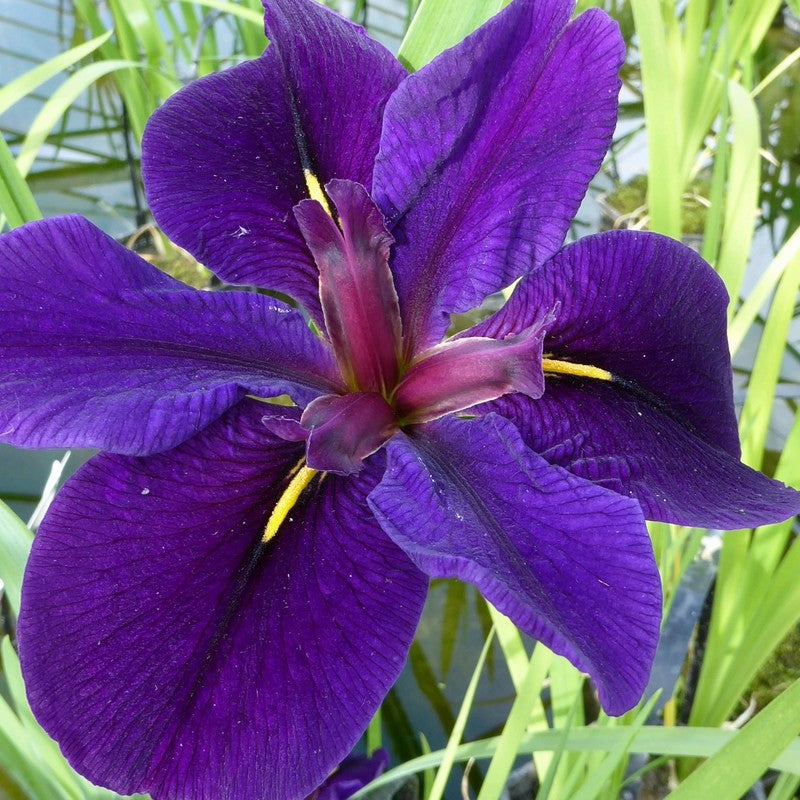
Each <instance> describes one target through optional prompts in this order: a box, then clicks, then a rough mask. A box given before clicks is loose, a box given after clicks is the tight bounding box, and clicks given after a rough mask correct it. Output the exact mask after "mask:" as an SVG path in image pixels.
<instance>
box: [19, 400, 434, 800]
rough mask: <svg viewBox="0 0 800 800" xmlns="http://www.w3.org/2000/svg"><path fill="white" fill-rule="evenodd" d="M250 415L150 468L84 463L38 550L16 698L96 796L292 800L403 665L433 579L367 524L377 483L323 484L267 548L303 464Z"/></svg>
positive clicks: (127, 462)
mask: <svg viewBox="0 0 800 800" xmlns="http://www.w3.org/2000/svg"><path fill="white" fill-rule="evenodd" d="M263 408H264V407H263V405H261V404H258V403H255V402H253V401H247V402H245V403H243V404H241V405H240V406H237V408H235V409H232V410H231V411H230V412H229V413H228V414H227V415H226V416H225V417H224V418H223V419H221V420H219V421H217V422H216V423H215V424H214V425H213V426H211V427H209V428H208V429H207V430H206V431H204V432H203V433H201V434H199V435H198V436H196V437H194V438H193V439H191V440H190V441H189V442H186V443H185V444H183V445H181V446H179V447H178V448H176V449H174V450H171V451H170V452H168V453H164V454H161V455H158V456H151V457H148V458H142V459H133V458H128V457H122V456H109V455H101V456H98V457H96V458H95V459H94V460H92V461H91V462H90V463H89V464H88V465H87V466H85V467H84V468H83V469H82V470H81V472H79V473H78V474H77V475H76V476H75V477H74V478H72V479H71V480H70V481H69V482H68V483H67V485H66V486H65V487H64V489H63V490H62V491H61V493H60V494H59V496H58V497H57V498H56V500H55V502H54V504H53V506H52V508H51V510H50V512H49V513H48V516H47V517H46V519H45V522H44V524H43V525H42V528H41V529H40V531H39V534H38V535H37V537H36V540H35V542H34V546H33V550H32V553H31V558H30V561H29V563H28V568H27V572H26V576H25V581H24V587H23V595H22V609H21V614H20V624H19V643H20V657H21V661H22V667H23V672H24V675H25V679H26V684H27V687H28V693H29V698H30V701H31V706H32V708H33V710H34V713H35V714H36V716H37V718H38V719H39V721H40V722H41V723H42V725H43V726H44V728H45V729H46V730H47V731H48V732H49V733H50V734H51V735H52V736H53V737H54V738H55V739H56V740H57V741H58V742H59V744H60V746H61V748H62V750H63V752H64V753H65V755H66V757H67V759H68V760H69V761H70V762H71V763H72V764H73V766H75V768H76V769H78V770H79V771H80V772H81V773H83V774H84V775H86V776H87V777H88V778H89V779H90V780H92V781H94V782H95V783H98V784H100V785H104V786H108V787H110V788H113V789H114V790H116V791H118V792H120V793H123V794H128V793H132V792H136V791H148V792H151V793H152V795H153V796H155V797H158V798H159V800H185V798H189V797H191V798H192V799H193V800H239V799H240V798H242V797H248V798H271V799H273V800H278V799H280V800H299V798H303V797H305V796H306V795H307V794H309V792H311V791H312V790H313V789H314V788H315V787H317V786H319V785H320V784H321V783H322V781H323V780H324V778H325V777H326V776H327V775H328V774H329V773H330V771H331V770H332V769H333V768H334V767H335V766H336V765H337V764H338V763H339V762H340V761H341V760H342V759H343V758H344V757H345V756H346V755H347V753H348V752H349V751H350V749H351V747H352V746H353V745H354V743H355V741H356V740H357V739H358V737H359V736H360V734H361V732H362V731H363V728H364V727H365V726H366V724H367V722H368V721H369V719H370V718H371V716H372V714H373V713H374V711H375V709H376V708H377V706H378V704H379V703H380V701H381V700H382V699H383V696H384V694H385V693H386V692H387V691H388V689H389V687H390V686H391V684H392V682H393V681H394V680H395V678H396V677H397V675H398V673H399V672H400V669H401V668H402V666H403V662H404V660H405V656H406V652H407V649H408V647H409V645H410V643H411V639H412V636H413V632H414V629H415V627H416V624H417V621H418V618H419V614H420V612H421V608H422V604H423V600H424V596H425V589H426V581H425V579H424V577H423V575H422V574H421V573H420V572H419V571H418V570H417V569H416V567H414V566H413V565H412V563H411V562H410V561H409V560H408V558H407V557H406V556H405V555H404V554H403V552H402V551H401V550H400V549H398V548H397V547H396V546H395V545H394V544H393V543H392V542H391V541H390V540H389V539H388V537H386V536H385V535H384V534H383V532H382V531H381V529H380V528H379V527H378V525H377V523H376V521H375V520H374V519H373V517H372V515H371V514H370V513H369V510H368V509H367V507H366V503H365V494H366V493H367V492H368V491H370V490H371V488H372V487H373V486H374V485H375V483H376V481H377V479H378V476H379V474H380V473H379V472H376V471H374V470H371V471H370V470H365V471H364V472H363V473H362V475H360V476H359V477H358V478H349V479H347V480H342V479H340V478H337V477H334V476H327V477H325V478H324V480H319V479H317V480H316V481H315V483H313V484H312V485H311V486H309V487H308V488H307V489H306V491H305V493H304V494H303V495H302V496H301V497H300V499H299V502H298V503H297V505H296V506H295V508H294V509H293V510H292V514H291V515H290V517H289V518H287V519H286V521H285V523H284V525H283V526H282V527H281V529H280V530H279V531H278V534H277V536H276V537H275V538H274V539H273V540H271V542H270V543H269V544H267V545H263V544H262V543H261V542H262V531H263V528H264V523H265V521H266V518H267V516H268V514H269V512H270V510H271V508H272V507H273V506H274V504H275V501H276V500H277V497H278V495H279V494H280V491H281V490H282V489H283V488H284V487H285V485H286V484H285V480H286V476H287V473H288V471H289V469H290V468H291V466H292V465H293V464H294V463H295V462H296V461H297V459H298V458H299V457H300V456H301V453H302V450H301V449H300V448H298V445H297V444H291V443H288V444H287V443H285V442H282V441H281V440H279V439H276V437H275V436H274V435H272V434H270V433H269V432H268V431H267V429H266V427H265V426H264V425H262V423H261V417H262V415H263V413H264V412H263ZM376 621H379V622H380V624H376Z"/></svg>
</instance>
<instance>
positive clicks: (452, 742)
mask: <svg viewBox="0 0 800 800" xmlns="http://www.w3.org/2000/svg"><path fill="white" fill-rule="evenodd" d="M493 641H494V629H492V630H491V631H490V633H489V635H488V636H487V637H486V642H485V643H484V645H483V649H482V650H481V654H480V656H479V657H478V663H477V664H475V669H474V670H473V672H472V677H471V678H470V681H469V685H468V686H467V691H466V692H465V693H464V700H463V701H462V703H461V708H460V709H459V710H458V716H457V717H456V722H455V725H453V730H452V732H451V734H450V738H449V739H448V740H447V746H446V747H445V749H444V755H443V758H442V760H441V762H440V766H439V769H438V771H437V773H436V778H435V779H434V781H433V786H432V787H431V793H430V795H429V796H428V800H441V798H442V795H443V794H444V787H445V786H446V785H447V779H448V778H449V777H450V770H451V769H452V768H453V763H454V761H455V754H456V750H457V749H458V746H459V744H460V743H461V738H462V737H463V735H464V728H465V727H466V725H467V718H468V717H469V712H470V710H471V709H472V703H473V701H474V700H475V692H476V691H477V689H478V681H479V680H480V677H481V672H483V664H484V662H485V661H486V656H487V655H488V654H489V649H490V648H491V646H492V642H493Z"/></svg>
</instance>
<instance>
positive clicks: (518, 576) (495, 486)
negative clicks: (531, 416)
mask: <svg viewBox="0 0 800 800" xmlns="http://www.w3.org/2000/svg"><path fill="white" fill-rule="evenodd" d="M387 450H388V462H387V469H386V473H385V475H384V477H383V480H382V481H381V482H380V484H379V485H378V487H377V488H376V489H375V490H374V491H373V492H372V493H371V494H370V496H369V498H368V499H369V503H370V505H371V506H372V508H373V510H374V511H375V515H376V516H377V518H378V520H379V521H380V523H381V525H382V527H383V528H384V530H385V531H386V532H387V533H388V534H389V535H390V536H391V537H392V538H393V539H394V540H395V542H396V543H397V544H398V545H400V547H402V548H403V549H404V550H405V551H406V552H407V553H408V554H409V556H410V557H411V559H412V560H413V561H414V562H415V563H416V564H417V565H418V566H419V567H420V569H422V570H424V571H425V572H426V573H428V575H431V576H432V577H458V578H460V579H462V580H466V581H470V582H471V583H475V584H476V585H477V586H478V588H479V589H480V590H481V592H482V593H483V595H484V596H485V597H486V599H487V600H489V601H490V602H491V603H493V604H494V605H495V606H496V607H497V608H498V609H499V610H500V611H502V612H503V613H505V614H507V615H508V616H510V617H511V619H512V620H513V621H514V622H515V623H516V624H517V625H519V626H520V627H521V628H522V629H523V630H524V631H525V632H526V633H528V634H530V635H531V636H533V637H535V638H537V639H540V640H541V641H542V642H544V643H545V644H546V645H548V646H549V647H551V648H552V649H553V650H555V651H556V652H557V653H560V654H561V655H564V656H566V657H567V658H569V659H570V660H571V661H572V662H573V663H574V664H575V665H576V666H577V667H578V668H579V669H582V670H585V671H587V672H588V673H589V674H590V675H591V676H592V678H593V679H594V680H595V681H596V683H597V686H598V690H599V693H600V699H601V702H602V704H603V707H604V708H605V709H606V711H608V712H609V713H611V714H621V713H623V712H624V711H627V710H628V709H629V708H631V707H632V706H633V705H634V704H635V703H636V702H637V701H638V700H639V698H640V697H641V694H642V692H643V691H644V688H645V685H646V684H647V679H648V675H649V672H650V666H651V663H652V659H653V655H654V653H655V648H656V643H657V641H658V632H659V621H660V617H661V589H660V582H659V575H658V570H657V568H656V565H655V561H654V559H653V553H652V549H651V545H650V538H649V536H648V534H647V529H646V528H645V525H644V520H643V518H642V514H641V510H640V509H639V506H638V505H637V504H636V503H635V502H634V501H633V500H630V499H628V498H625V497H621V496H619V495H616V494H614V493H613V492H609V491H608V490H606V489H603V488H601V487H598V486H595V485H593V484H591V483H589V482H587V481H584V480H582V479H579V478H576V477H575V476H572V475H570V474H569V473H567V472H566V471H564V470H561V469H559V468H558V467H553V466H551V465H549V464H547V462H546V461H545V460H544V459H543V458H541V457H540V456H538V455H536V454H535V453H533V452H531V451H530V450H529V449H528V448H527V447H526V446H525V445H524V444H523V442H522V440H521V439H520V436H519V433H518V432H517V431H516V429H515V428H514V426H513V425H511V424H510V423H509V422H508V421H507V420H504V419H502V418H501V417H498V416H496V415H491V416H487V417H483V418H481V419H476V420H471V421H461V420H456V419H452V418H448V419H444V420H440V421H438V422H434V423H430V424H428V425H425V426H420V427H419V428H417V429H414V430H413V431H412V434H411V435H410V436H404V435H402V434H401V435H398V436H396V437H395V438H394V439H393V440H392V441H391V442H390V443H389V444H388V445H387Z"/></svg>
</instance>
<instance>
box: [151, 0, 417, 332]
mask: <svg viewBox="0 0 800 800" xmlns="http://www.w3.org/2000/svg"><path fill="white" fill-rule="evenodd" d="M266 21H267V28H268V31H269V35H270V38H271V39H273V44H272V45H271V46H270V47H269V49H268V50H267V52H266V53H265V54H264V55H263V56H262V57H261V58H259V59H257V60H255V61H251V62H247V63H245V64H242V65H240V66H238V67H234V68H233V69H229V70H226V71H224V72H222V73H219V74H217V75H211V76H208V77H206V78H202V79H200V80H198V81H195V82H193V83H192V84H190V85H189V86H187V87H185V88H184V89H182V90H181V91H179V92H177V93H176V94H175V95H173V97H171V98H170V99H169V100H168V101H167V102H166V103H165V104H164V105H163V106H161V108H159V109H158V110H157V111H156V112H155V113H154V114H153V116H152V117H151V118H150V121H149V123H148V126H147V130H146V131H145V136H144V142H143V146H142V150H143V152H142V173H143V177H144V181H145V187H146V189H147V197H148V201H149V203H150V208H151V209H152V212H153V215H154V216H155V218H156V221H157V222H158V224H159V225H160V226H161V227H162V228H163V230H164V232H165V233H166V234H167V235H168V236H169V237H170V238H171V239H172V240H173V241H175V242H177V243H178V244H179V245H181V246H182V247H185V248H186V249H187V250H189V252H191V253H192V255H194V256H195V257H196V258H197V259H198V260H199V261H201V262H202V263H203V264H205V265H206V266H208V267H209V268H210V269H212V270H214V272H216V273H217V274H218V275H219V276H220V277H221V278H223V279H224V280H226V281H229V282H231V283H240V284H255V285H257V286H262V287H264V288H268V289H275V290H278V291H281V292H285V293H286V294H289V295H290V296H292V297H294V298H295V299H297V300H298V301H300V302H301V303H303V304H304V305H305V306H306V308H308V309H309V311H311V313H312V314H314V316H315V317H316V318H317V319H321V316H320V314H319V297H318V290H317V274H316V268H315V266H314V262H313V259H312V258H311V254H310V253H309V252H308V249H307V248H306V246H305V243H304V242H303V238H302V236H301V235H300V231H299V229H298V227H297V223H296V221H295V219H294V216H293V215H292V208H293V207H294V206H295V205H296V204H297V203H298V202H300V200H302V199H303V198H304V197H307V196H308V189H307V187H306V182H305V178H304V175H303V168H304V166H306V164H304V161H306V160H308V161H309V162H310V165H311V167H312V168H313V170H314V172H315V173H316V175H317V177H318V179H319V180H320V181H321V182H322V183H325V182H327V181H329V180H330V179H331V178H349V179H351V180H356V181H360V182H361V183H364V184H365V185H367V186H369V185H371V181H372V162H373V160H374V158H375V154H376V153H377V150H378V143H379V139H380V130H381V120H382V117H383V109H384V106H385V104H386V100H387V98H388V96H389V94H390V93H391V92H392V91H393V90H394V89H395V87H396V86H397V84H398V83H399V82H400V80H402V78H403V76H404V74H405V72H404V70H403V68H402V67H401V66H400V64H399V63H398V62H397V61H396V60H395V58H394V57H393V56H392V55H391V54H389V52H388V51H386V50H385V49H384V48H383V47H381V45H379V44H378V43H377V42H373V41H371V40H370V39H368V38H367V37H366V36H364V35H363V33H362V32H361V31H360V29H358V28H357V27H356V26H354V25H352V24H351V23H349V22H347V21H346V20H344V19H343V18H342V17H340V16H338V15H336V14H333V13H332V12H329V11H327V10H326V9H324V8H322V7H321V6H320V5H319V4H318V3H314V2H304V0H293V1H292V2H289V0H280V1H279V0H276V2H270V3H269V4H268V5H267V8H266ZM354 76H362V77H363V79H360V80H354ZM298 123H299V125H298ZM301 148H302V149H303V152H302V153H301Z"/></svg>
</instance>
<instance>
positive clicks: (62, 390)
mask: <svg viewBox="0 0 800 800" xmlns="http://www.w3.org/2000/svg"><path fill="white" fill-rule="evenodd" d="M0 264H2V272H3V281H2V284H0V359H2V365H3V368H2V372H0V438H1V439H3V440H4V441H7V442H11V443H12V444H19V445H22V446H24V447H64V446H66V447H98V448H102V449H104V450H109V451H112V452H118V453H127V454H132V455H143V454H145V453H152V452H157V451H159V450H165V449H167V448H169V447H173V446H174V445H176V444H178V443H179V442H181V441H183V440H185V439H187V438H188V437H189V436H191V435H192V434H194V433H196V432H197V431H198V430H200V429H201V428H203V427H204V426H205V425H207V424H208V423H209V422H211V421H213V420H214V419H216V418H217V417H219V416H220V414H222V413H223V412H224V411H225V409H227V408H229V407H230V406H232V405H233V404H234V403H237V402H238V401H240V400H241V399H242V398H243V397H244V396H245V395H246V394H254V395H257V396H260V397H269V396H273V395H280V394H289V395H291V396H292V397H293V398H294V399H295V400H296V401H297V402H299V403H307V402H308V401H310V400H312V399H313V398H314V397H316V396H318V395H320V394H328V393H330V392H331V391H336V390H337V388H338V387H339V386H340V381H339V378H338V374H337V370H336V366H335V364H334V363H333V359H332V357H331V354H330V353H329V352H328V351H327V349H326V348H325V346H324V344H323V343H322V342H321V341H320V340H319V339H318V338H317V337H316V336H314V334H313V333H312V332H311V331H310V330H309V329H308V326H307V325H306V322H305V320H304V319H303V317H302V316H301V315H300V314H299V313H298V312H296V311H293V310H292V309H290V308H289V307H288V306H286V305H284V304H283V303H280V302H278V301H275V300H272V299H270V298H268V297H264V296H262V295H257V294H250V293H244V292H201V291H198V290H196V289H191V288H189V287H187V286H184V285H183V284H181V283H179V282H178V281H175V280H173V279H172V278H169V277H168V276H166V275H165V274H163V273H162V272H159V271H158V270H157V269H155V268H154V267H152V266H151V265H150V264H148V263H147V262H145V261H143V260H142V259H141V258H139V257H138V256H137V255H135V254H134V253H132V252H130V251H129V250H127V249H125V248H124V247H122V245H120V244H118V243H117V242H115V241H114V240H113V239H111V238H110V237H108V236H106V235H105V234H104V233H102V232H101V231H100V230H99V229H97V228H95V227H94V226H93V225H91V224H90V223H89V222H87V221H86V220H84V219H81V218H79V217H61V218H56V219H51V220H47V221H45V222H38V223H34V224H32V225H28V226H25V227H24V228H19V229H17V230H15V231H12V232H11V233H9V234H6V235H5V236H3V237H2V239H0Z"/></svg>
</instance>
